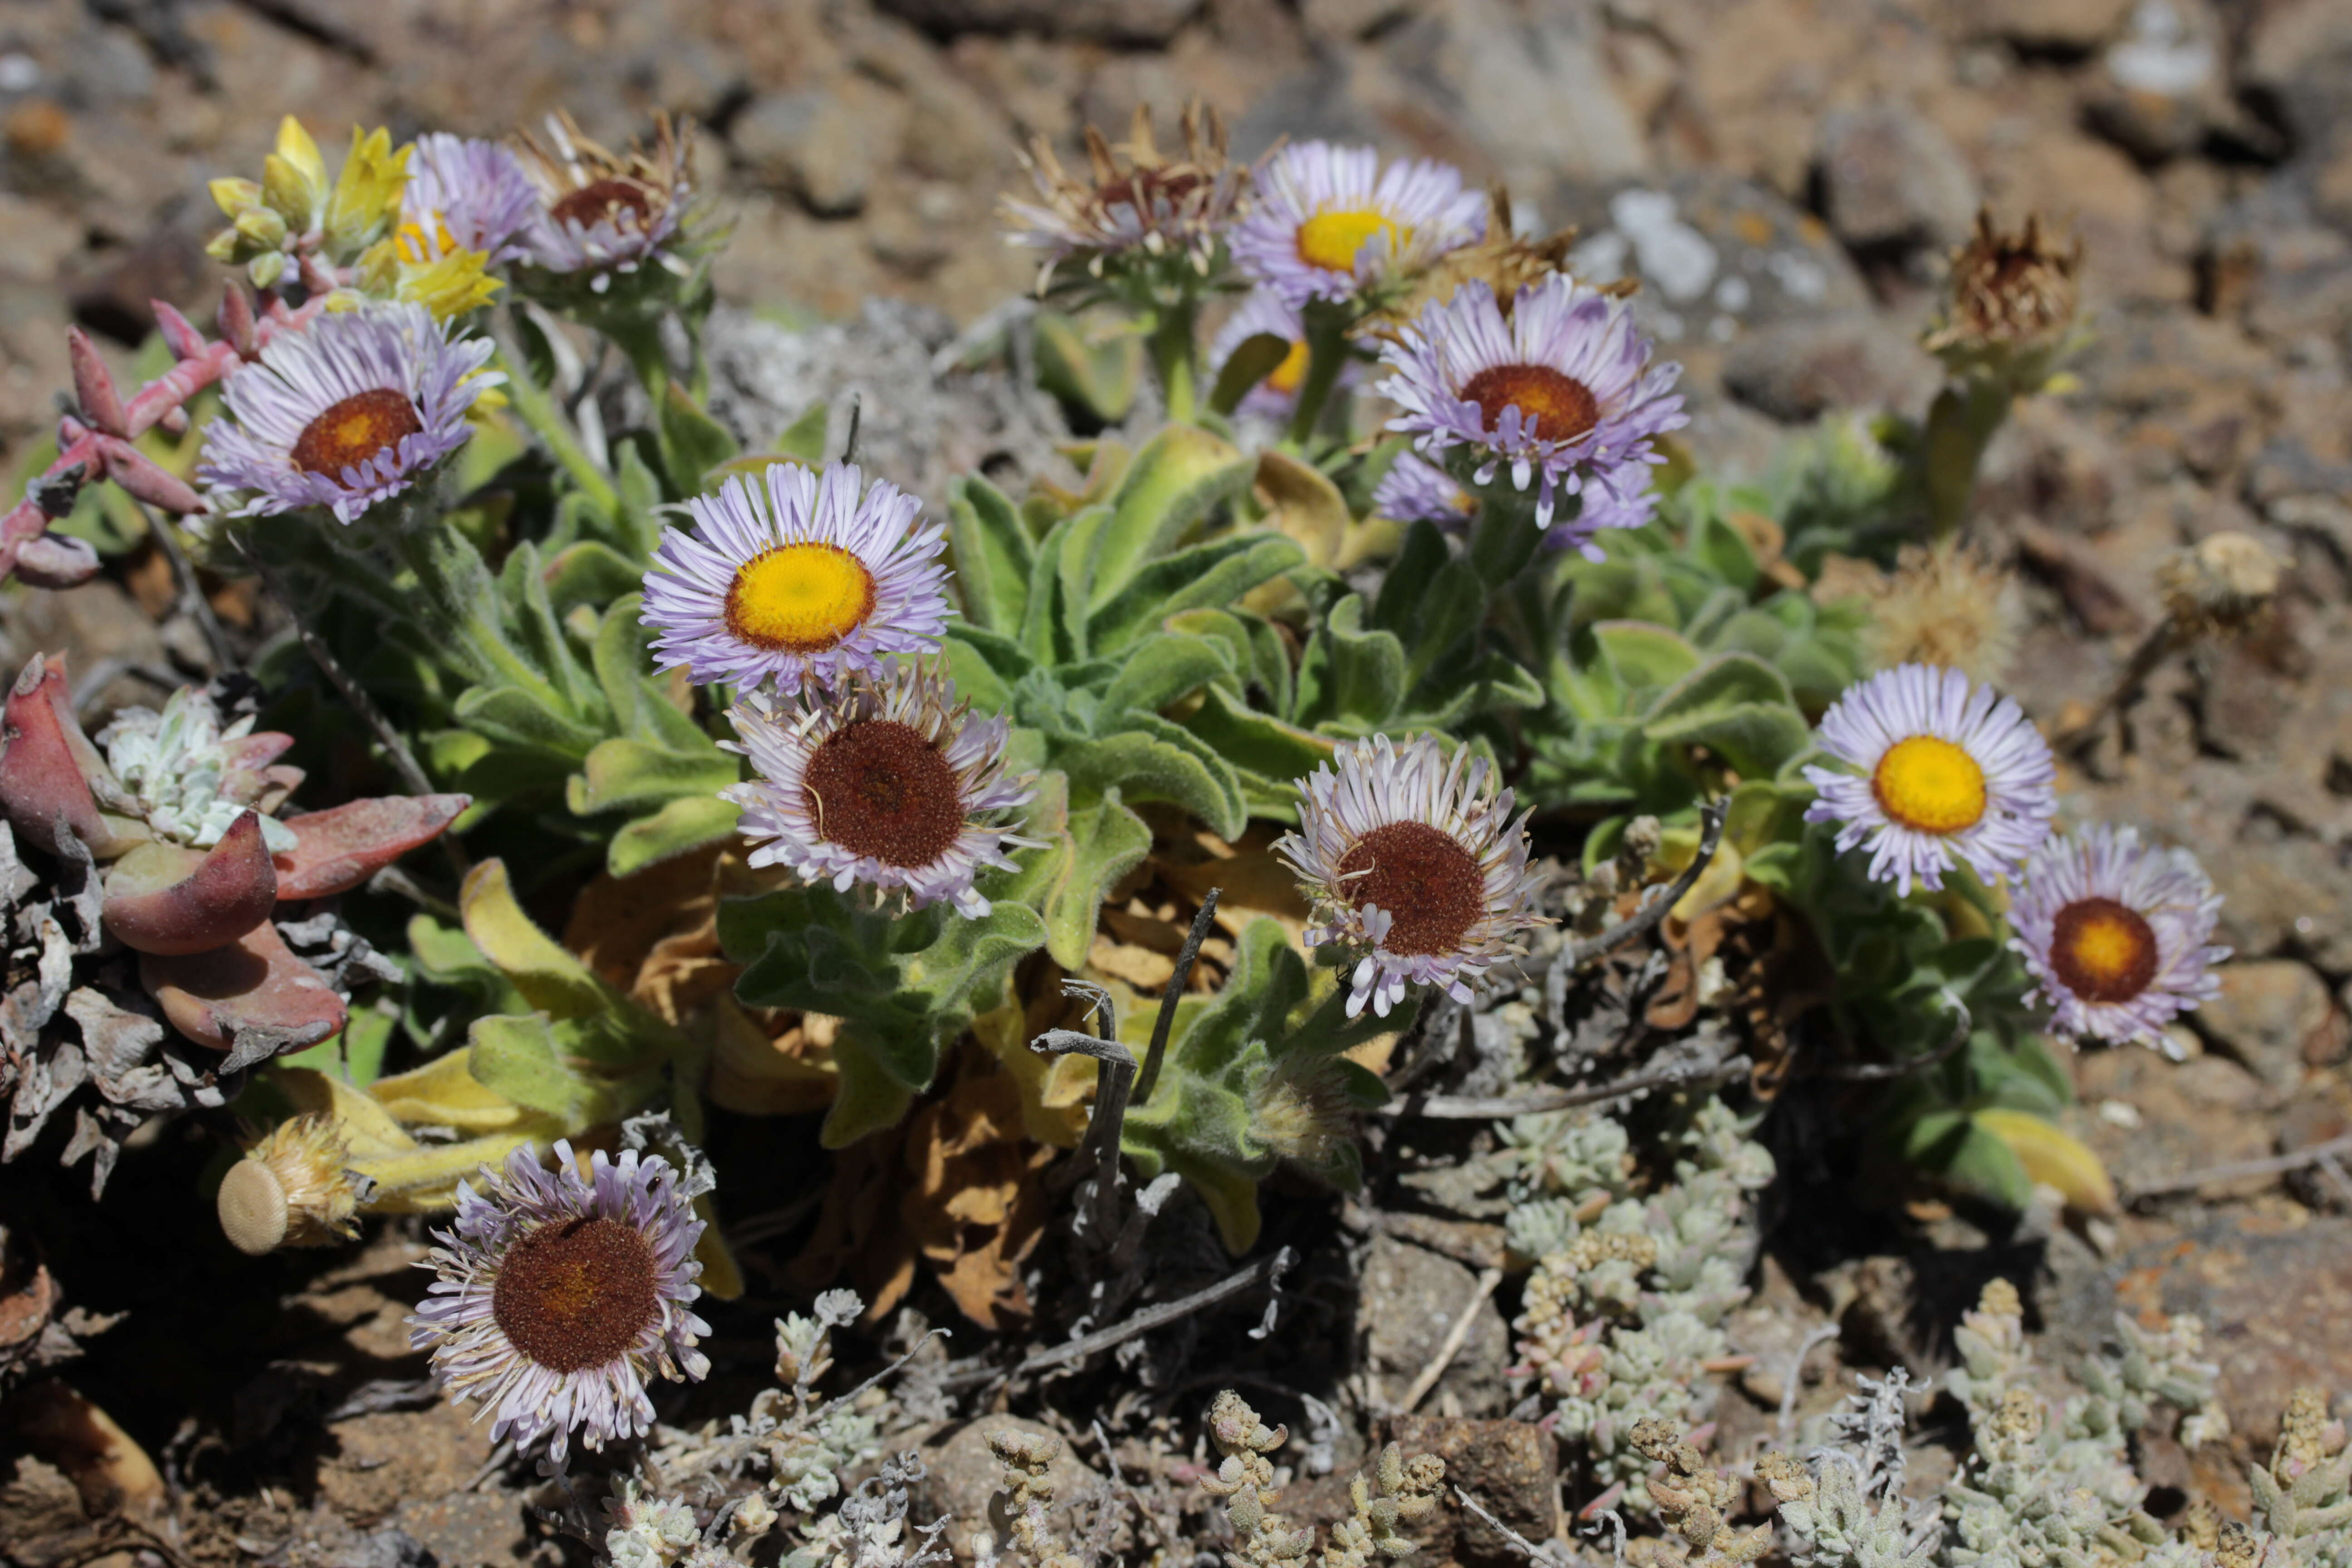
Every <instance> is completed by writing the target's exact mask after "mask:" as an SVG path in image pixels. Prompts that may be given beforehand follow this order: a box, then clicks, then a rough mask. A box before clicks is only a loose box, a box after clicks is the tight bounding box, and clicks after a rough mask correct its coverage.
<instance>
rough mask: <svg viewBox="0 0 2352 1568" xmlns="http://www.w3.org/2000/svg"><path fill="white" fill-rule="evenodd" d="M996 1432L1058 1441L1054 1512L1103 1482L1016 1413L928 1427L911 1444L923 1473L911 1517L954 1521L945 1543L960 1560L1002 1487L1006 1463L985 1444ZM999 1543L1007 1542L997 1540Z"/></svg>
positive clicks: (968, 1555) (968, 1556)
mask: <svg viewBox="0 0 2352 1568" xmlns="http://www.w3.org/2000/svg"><path fill="white" fill-rule="evenodd" d="M999 1432H1020V1433H1024V1434H1026V1435H1028V1436H1033V1437H1051V1438H1053V1439H1054V1440H1055V1442H1057V1443H1060V1444H1061V1449H1060V1451H1059V1452H1058V1453H1056V1454H1055V1456H1054V1463H1053V1466H1052V1468H1051V1471H1050V1477H1051V1479H1052V1480H1053V1483H1054V1506H1055V1510H1061V1509H1064V1508H1066V1507H1067V1506H1068V1505H1069V1503H1070V1501H1071V1500H1073V1499H1075V1498H1076V1497H1077V1496H1078V1495H1079V1493H1081V1492H1082V1491H1085V1490H1086V1489H1088V1488H1091V1487H1099V1486H1101V1485H1102V1478H1101V1477H1100V1476H1098V1475H1097V1474H1096V1473H1095V1471H1094V1470H1093V1468H1090V1467H1089V1466H1087V1465H1086V1464H1084V1463H1082V1462H1081V1461H1080V1460H1079V1459H1078V1458H1076V1456H1075V1455H1073V1454H1072V1453H1071V1452H1070V1445H1069V1444H1068V1443H1067V1442H1066V1441H1065V1440H1064V1439H1063V1437H1062V1436H1061V1434H1059V1433H1057V1432H1055V1430H1053V1428H1051V1427H1049V1426H1040V1425H1038V1424H1037V1423H1036V1422H1034V1421H1024V1420H1023V1419H1021V1418H1020V1417H1019V1416H1017V1415H983V1416H982V1417H981V1418H980V1419H979V1420H977V1421H950V1422H947V1423H944V1424H943V1425H940V1426H934V1427H931V1428H930V1429H929V1430H928V1431H926V1432H924V1433H922V1434H921V1435H919V1436H917V1437H916V1438H915V1439H914V1440H913V1443H912V1445H911V1446H912V1447H913V1448H914V1449H915V1451H916V1452H917V1453H918V1454H919V1455H920V1456H921V1457H922V1460H923V1466H924V1468H925V1470H926V1472H927V1473H926V1474H925V1475H924V1477H923V1479H921V1480H920V1481H919V1482H917V1483H916V1485H915V1489H914V1491H915V1498H914V1508H913V1516H914V1517H915V1518H917V1519H920V1520H923V1521H930V1520H933V1519H951V1520H953V1521H955V1523H954V1524H952V1525H950V1527H949V1529H948V1533H947V1542H948V1545H949V1547H950V1549H951V1550H952V1551H953V1552H955V1557H956V1561H957V1562H958V1563H970V1562H971V1561H972V1549H971V1538H972V1536H973V1534H974V1533H975V1532H977V1531H982V1530H986V1529H989V1528H990V1525H989V1517H988V1504H989V1500H990V1499H991V1498H993V1497H994V1496H995V1495H996V1494H997V1492H998V1491H999V1490H1001V1489H1003V1485H1004V1466H1003V1463H1002V1462H1000V1461H999V1460H998V1458H996V1456H995V1454H994V1453H992V1451H991V1450H990V1448H989V1447H988V1440H989V1438H990V1436H992V1435H994V1434H996V1433H999ZM897 1447H908V1445H907V1444H905V1443H900V1444H898V1445H897ZM994 1533H997V1534H999V1535H1000V1536H1001V1535H1002V1533H1003V1532H1002V1531H995V1532H994ZM998 1544H999V1545H1000V1546H1003V1545H1007V1544H1009V1542H1004V1541H1002V1540H1000V1541H999V1542H998Z"/></svg>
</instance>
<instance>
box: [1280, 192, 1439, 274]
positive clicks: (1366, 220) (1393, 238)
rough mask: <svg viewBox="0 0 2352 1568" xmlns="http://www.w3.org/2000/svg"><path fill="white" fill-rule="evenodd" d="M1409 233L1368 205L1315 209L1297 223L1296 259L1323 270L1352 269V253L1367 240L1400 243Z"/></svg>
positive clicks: (1409, 230)
mask: <svg viewBox="0 0 2352 1568" xmlns="http://www.w3.org/2000/svg"><path fill="white" fill-rule="evenodd" d="M1411 237H1412V230H1411V229H1407V228H1400V227H1398V226H1397V225H1396V223H1395V221H1394V220H1393V219H1391V218H1390V217H1389V216H1388V215H1387V214H1385V213H1379V212H1373V211H1371V210H1370V209H1369V208H1362V207H1357V208H1348V209H1344V210H1342V211H1339V212H1328V213H1317V214H1316V215H1315V216H1313V217H1310V218H1308V219H1307V221H1306V222H1305V223H1302V224H1300V225H1299V226H1298V259H1299V260H1301V261H1304V262H1305V263H1307V266H1309V267H1319V268H1322V269H1323V270H1324V271H1326V272H1353V271H1354V270H1355V269H1356V253H1357V252H1358V251H1360V250H1361V249H1363V248H1364V244H1365V242H1366V241H1367V240H1370V239H1373V238H1381V239H1385V240H1387V241H1388V242H1389V244H1390V245H1391V246H1401V245H1402V244H1403V243H1404V242H1405V241H1406V240H1407V239H1409V238H1411Z"/></svg>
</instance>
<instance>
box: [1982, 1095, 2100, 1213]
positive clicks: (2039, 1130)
mask: <svg viewBox="0 0 2352 1568" xmlns="http://www.w3.org/2000/svg"><path fill="white" fill-rule="evenodd" d="M1970 1120H1972V1121H1975V1123H1976V1124H1977V1126H1979V1128H1981V1129H1983V1130H1984V1131H1987V1132H1990V1133H1991V1134H1992V1135H1993V1136H1994V1137H1996V1138H1998V1139H2000V1141H2001V1142H2003V1143H2005V1144H2007V1145H2008V1146H2009V1151H2010V1152H2011V1153H2012V1154H2015V1155H2016V1156H2017V1163H2019V1164H2021V1165H2022V1166H2024V1167H2025V1173H2026V1174H2027V1175H2028V1176H2030V1177H2032V1179H2033V1181H2034V1182H2036V1183H2037V1184H2041V1185H2042V1186H2047V1187H2054V1188H2056V1189H2057V1190H2058V1191H2059V1192H2060V1193H2061V1194H2064V1196H2065V1199H2066V1205H2067V1206H2068V1207H2069V1208H2072V1209H2074V1210H2075V1211H2076V1212H2077V1213H2081V1214H2113V1213H2115V1212H2116V1184H2115V1182H2114V1181H2113V1180H2112V1179H2111V1178H2110V1177H2109V1176H2108V1175H2107V1171H2106V1167H2105V1166H2104V1165H2102V1164H2100V1163H2099V1157H2098V1156H2097V1155H2096V1154H2094V1153H2093V1152H2091V1151H2090V1150H2089V1149H2087V1148H2085V1147H2084V1145H2083V1144H2082V1143H2081V1142H2077V1141H2076V1140H2075V1139H2074V1136H2073V1135H2072V1134H2070V1133H2068V1132H2066V1131H2064V1130H2063V1129H2062V1128H2059V1127H2055V1126H2053V1125H2052V1124H2051V1123H2050V1122H2047V1121H2042V1118H2040V1117H2039V1116H2035V1115H2033V1114H2032V1113H2031V1112H2028V1111H2023V1110H2001V1109H1999V1108H1995V1109H1993V1110H1979V1111H1977V1112H1975V1113H1974V1114H1973V1116H1972V1117H1971V1118H1970Z"/></svg>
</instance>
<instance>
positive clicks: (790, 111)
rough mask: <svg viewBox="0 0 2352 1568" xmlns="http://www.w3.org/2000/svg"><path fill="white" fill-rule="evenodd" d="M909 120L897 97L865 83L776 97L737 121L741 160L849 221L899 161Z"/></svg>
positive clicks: (823, 211)
mask: <svg viewBox="0 0 2352 1568" xmlns="http://www.w3.org/2000/svg"><path fill="white" fill-rule="evenodd" d="M905 119H906V106H905V104H904V102H903V101H902V100H900V99H899V97H898V94H896V93H894V92H891V91H890V90H889V89H887V88H883V87H880V86H878V85H877V84H875V83H873V82H869V81H867V80H866V79H865V78H863V77H858V76H844V77H842V78H840V79H838V80H835V81H833V82H830V83H828V84H826V85H825V86H824V87H820V88H812V89H807V90H805V91H799V92H780V93H771V94H769V95H768V96H766V97H764V98H761V99H760V100H757V101H756V102H754V103H753V104H752V105H751V107H750V108H749V109H746V110H744V111H743V113H742V114H741V116H740V118H738V119H737V121H735V124H734V127H733V129H732V132H731V133H730V134H731V138H732V140H733V142H734V146H735V151H736V153H737V155H738V156H740V157H741V158H742V159H743V160H744V162H746V163H749V164H751V167H752V169H753V170H754V171H755V172H756V173H757V174H759V175H760V176H761V178H762V179H765V180H766V181H768V182H769V183H770V184H773V185H776V186H778V187H779V188H781V189H783V190H786V191H789V192H791V193H792V194H793V195H794V196H796V197H797V198H799V200H800V203H801V205H803V206H805V207H807V208H808V210H809V211H810V212H812V213H814V214H815V215H816V216H819V217H849V216H855V215H856V213H857V212H859V211H860V210H861V209H862V208H863V207H864V206H865V205H866V193H867V192H868V191H869V190H870V189H871V188H872V187H873V184H874V177H875V175H876V174H877V172H878V171H879V169H880V168H881V166H882V165H883V164H884V163H886V162H887V160H888V159H890V158H891V157H892V156H894V155H895V153H896V152H897V146H898V127H899V125H900V123H901V122H903V121H904V120H905Z"/></svg>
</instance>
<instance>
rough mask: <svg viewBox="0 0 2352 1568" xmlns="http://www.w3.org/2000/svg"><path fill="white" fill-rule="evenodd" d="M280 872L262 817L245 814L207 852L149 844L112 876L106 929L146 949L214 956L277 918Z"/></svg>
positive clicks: (167, 953)
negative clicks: (263, 830)
mask: <svg viewBox="0 0 2352 1568" xmlns="http://www.w3.org/2000/svg"><path fill="white" fill-rule="evenodd" d="M277 902H278V868H277V867H276V866H275V865H273V864H272V863H271V862H270V858H269V848H268V845H266V844H264V843H263V842H262V839H261V818H260V817H258V816H255V815H254V814H253V813H252V812H249V811H247V812H240V813H238V814H237V818H236V821H235V822H233V823H231V824H229V828H228V831H227V832H226V833H224V834H222V835H221V839H220V842H219V843H218V844H215V845H214V846H213V847H212V848H211V849H210V850H209V851H208V852H205V853H203V854H199V853H197V852H196V851H195V850H193V849H186V848H183V847H180V846H179V845H176V844H163V843H152V844H142V845H140V846H139V847H137V848H135V849H133V850H131V853H129V854H128V855H125V856H124V857H123V858H121V859H120V860H118V861H116V862H115V864H114V868H113V869H112V870H111V871H110V872H108V873H107V877H106V904H105V907H104V910H103V911H102V914H103V918H104V920H105V921H106V929H107V930H108V931H112V932H113V933H114V934H115V935H116V936H117V937H120V938H121V940H122V941H123V942H124V943H125V944H127V945H129V946H131V947H134V948H136V949H138V950H139V951H140V952H152V953H156V954H160V955H164V956H173V955H179V954H185V953H194V952H209V951H211V950H212V949H214V948H216V947H219V946H221V945H222V944H223V943H225V942H235V941H236V939H237V938H238V937H240V936H242V935H244V934H245V933H246V932H247V931H250V930H252V929H253V927H254V926H255V925H256V924H257V923H258V922H260V921H266V920H268V918H269V911H270V909H271V907H272V906H273V905H275V904H276V903H277Z"/></svg>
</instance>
